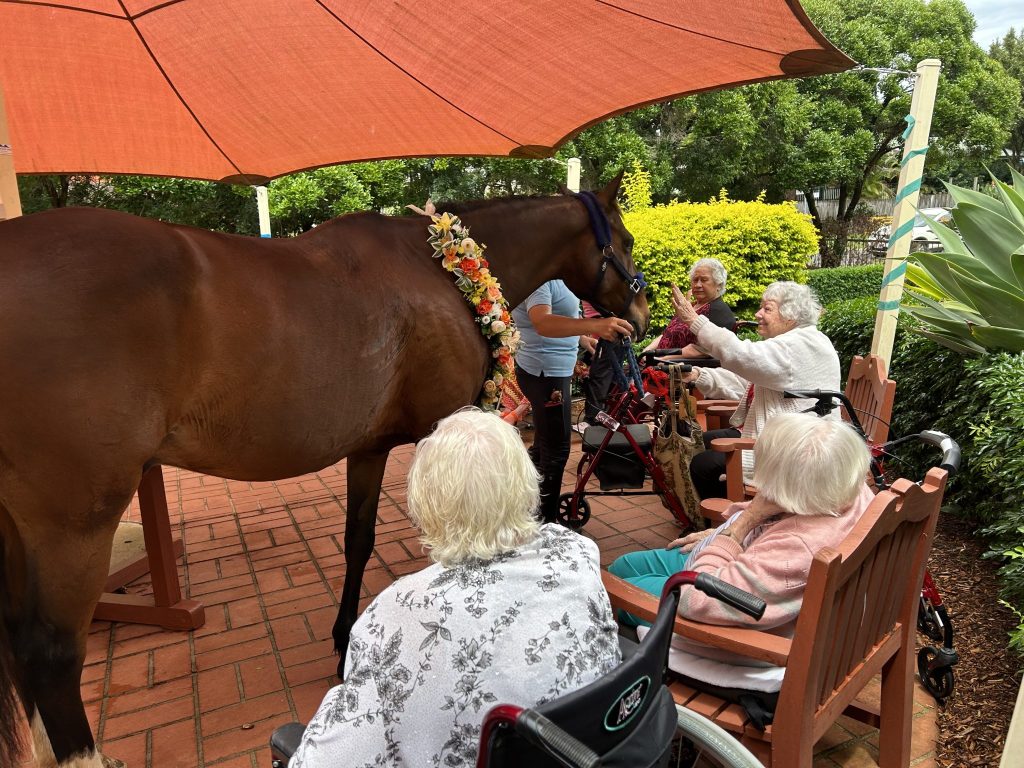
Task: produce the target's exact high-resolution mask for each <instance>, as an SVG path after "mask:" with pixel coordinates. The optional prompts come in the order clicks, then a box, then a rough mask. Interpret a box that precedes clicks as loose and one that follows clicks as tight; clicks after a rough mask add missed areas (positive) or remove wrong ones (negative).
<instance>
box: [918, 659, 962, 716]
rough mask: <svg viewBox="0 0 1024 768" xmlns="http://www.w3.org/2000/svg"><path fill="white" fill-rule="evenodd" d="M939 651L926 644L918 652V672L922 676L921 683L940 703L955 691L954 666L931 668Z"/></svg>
mask: <svg viewBox="0 0 1024 768" xmlns="http://www.w3.org/2000/svg"><path fill="white" fill-rule="evenodd" d="M937 655H938V651H937V650H936V649H935V648H933V647H932V646H930V645H929V646H926V647H924V648H922V649H921V650H919V651H918V652H917V674H918V676H919V677H920V678H921V685H923V686H924V688H925V690H926V691H928V693H930V694H931V695H932V696H934V697H935V699H936V701H938V702H939V703H940V704H943V703H945V701H946V699H948V698H949V697H950V696H951V695H952V693H953V668H952V667H947V666H942V667H935V669H929V668H928V667H929V665H930V663H931V660H932V657H933V656H937Z"/></svg>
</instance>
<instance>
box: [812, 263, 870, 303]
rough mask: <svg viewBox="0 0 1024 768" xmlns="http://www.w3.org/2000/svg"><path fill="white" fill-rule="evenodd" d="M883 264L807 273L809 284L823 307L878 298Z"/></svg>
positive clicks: (835, 268)
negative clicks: (838, 302) (864, 297)
mask: <svg viewBox="0 0 1024 768" xmlns="http://www.w3.org/2000/svg"><path fill="white" fill-rule="evenodd" d="M884 269H885V266H884V265H883V264H868V265H866V266H863V267H827V268H825V269H812V270H810V271H809V272H808V273H807V284H808V285H809V286H811V288H813V289H814V293H815V294H816V295H817V297H818V301H820V302H821V305H822V306H825V305H826V304H832V303H834V302H837V301H848V300H849V299H859V298H860V297H862V296H875V297H877V296H878V293H879V291H881V290H882V273H883V272H884Z"/></svg>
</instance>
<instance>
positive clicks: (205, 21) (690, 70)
mask: <svg viewBox="0 0 1024 768" xmlns="http://www.w3.org/2000/svg"><path fill="white" fill-rule="evenodd" d="M852 65H853V62H852V61H851V60H850V59H849V58H847V57H846V56H845V55H844V54H843V53H842V52H840V51H839V50H837V49H836V48H835V47H834V46H832V45H831V44H830V43H829V42H828V41H827V40H826V39H825V38H824V37H823V36H822V34H821V33H820V32H818V30H817V29H815V28H814V26H813V25H812V24H811V22H810V21H809V20H808V19H807V17H806V15H805V14H804V12H803V10H802V9H801V8H800V6H799V4H798V3H797V2H796V0H732V1H731V2H722V1H721V0H686V1H685V2H684V1H683V0H506V1H505V2H497V1H496V0H442V1H441V2H420V1H419V0H176V1H172V2H166V1H163V2H161V1H159V0H46V2H32V1H31V0H28V1H24V0H0V87H2V88H3V91H4V93H5V94H6V100H7V116H8V123H9V130H10V136H11V147H12V149H13V157H14V164H15V169H16V170H17V172H18V173H85V172H88V173H133V174H152V175H159V176H182V177H191V178H199V179H213V180H224V181H235V182H239V183H259V182H262V181H265V180H267V179H271V178H274V177H277V176H281V175H283V174H287V173H291V172H294V171H297V170H302V169H306V168H313V167H318V166H322V165H331V164H335V163H342V162H349V161H356V160H372V159H380V158H388V157H416V156H431V155H498V156H511V157H547V156H550V155H551V154H553V153H554V151H555V149H556V148H557V147H558V146H559V145H560V144H562V143H563V142H565V141H567V140H568V139H570V138H572V136H574V135H575V134H576V133H578V132H579V131H581V130H583V129H584V128H586V127H587V126H589V125H592V124H594V123H596V122H598V121H600V120H602V119H604V118H607V117H610V116H612V115H615V114H619V113H621V112H625V111H627V110H629V109H632V108H635V107H637V106H641V105H644V104H649V103H653V102H656V101H662V100H665V99H669V98H673V97H677V96H682V95H686V94H691V93H696V92H699V91H706V90H711V89H715V88H722V87H727V86H731V85H739V84H743V83H752V82H759V81H764V80H772V79H778V78H783V77H798V76H803V75H811V74H819V73H825V72H836V71H840V70H843V69H847V68H849V67H850V66H852Z"/></svg>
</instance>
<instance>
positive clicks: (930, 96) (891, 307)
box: [871, 59, 942, 372]
mask: <svg viewBox="0 0 1024 768" xmlns="http://www.w3.org/2000/svg"><path fill="white" fill-rule="evenodd" d="M941 67H942V64H941V62H940V61H939V60H938V59H924V60H923V61H922V62H921V63H920V64H918V65H917V82H916V83H915V84H914V95H913V97H912V98H911V100H910V114H909V115H907V118H906V119H907V130H906V131H904V133H903V139H904V143H903V160H902V161H901V163H900V180H899V184H898V186H897V192H896V207H895V208H894V209H893V212H892V227H891V232H892V235H891V236H890V237H889V249H888V251H886V254H885V270H884V275H885V276H884V277H883V278H882V291H881V293H880V295H879V297H878V312H877V314H876V315H875V332H874V335H873V336H872V337H871V354H873V355H878V356H879V357H881V358H882V360H883V362H884V365H885V370H886V371H887V372H888V370H889V363H890V361H891V360H892V345H893V341H894V339H895V338H896V320H897V318H898V317H899V313H900V298H901V297H902V296H903V276H904V274H905V273H906V271H907V262H906V258H907V254H908V253H909V252H910V233H911V231H912V230H913V228H914V216H916V215H917V198H918V196H919V194H920V190H921V177H922V175H923V173H924V156H925V153H926V152H927V151H928V132H929V131H930V130H931V126H932V110H933V108H934V107H935V90H936V88H937V87H938V83H939V71H940V69H941Z"/></svg>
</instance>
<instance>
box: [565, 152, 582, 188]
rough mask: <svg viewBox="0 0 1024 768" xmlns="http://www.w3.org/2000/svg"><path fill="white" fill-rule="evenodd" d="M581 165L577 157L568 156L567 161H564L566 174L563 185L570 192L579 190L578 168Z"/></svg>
mask: <svg viewBox="0 0 1024 768" xmlns="http://www.w3.org/2000/svg"><path fill="white" fill-rule="evenodd" d="M582 165H583V164H582V163H581V162H580V159H579V158H578V157H570V158H569V162H568V163H566V166H567V167H568V175H567V176H566V179H565V186H567V187H568V188H569V191H570V192H579V191H580V168H581V167H582Z"/></svg>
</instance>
